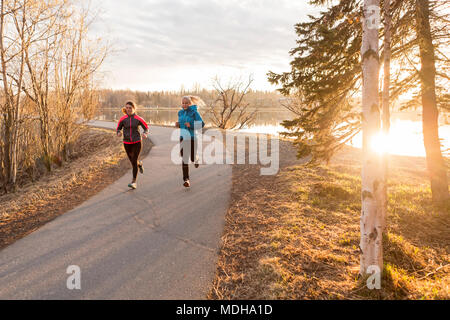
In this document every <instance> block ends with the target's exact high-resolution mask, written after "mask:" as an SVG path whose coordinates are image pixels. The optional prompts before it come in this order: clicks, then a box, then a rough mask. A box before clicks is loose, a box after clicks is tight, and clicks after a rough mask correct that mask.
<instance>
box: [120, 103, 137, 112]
mask: <svg viewBox="0 0 450 320" xmlns="http://www.w3.org/2000/svg"><path fill="white" fill-rule="evenodd" d="M125 105H126V106H131V107H132V108H133V109H134V111H135V112H136V104H135V103H134V102H133V101H127V103H125ZM122 112H123V114H127V110H126V109H125V107H123V108H122Z"/></svg>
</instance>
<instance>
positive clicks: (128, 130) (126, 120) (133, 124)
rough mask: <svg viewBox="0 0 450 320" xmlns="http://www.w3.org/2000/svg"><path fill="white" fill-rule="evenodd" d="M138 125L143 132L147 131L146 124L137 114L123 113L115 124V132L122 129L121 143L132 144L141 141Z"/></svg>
mask: <svg viewBox="0 0 450 320" xmlns="http://www.w3.org/2000/svg"><path fill="white" fill-rule="evenodd" d="M139 126H141V127H142V128H143V129H144V133H148V125H147V123H146V122H145V121H144V119H142V118H141V117H139V116H138V115H137V114H133V115H132V116H129V115H124V116H123V117H122V118H121V119H120V120H119V123H118V124H117V132H120V131H121V130H122V129H123V143H125V144H134V143H138V142H140V141H141V133H140V132H139Z"/></svg>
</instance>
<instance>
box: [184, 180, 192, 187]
mask: <svg viewBox="0 0 450 320" xmlns="http://www.w3.org/2000/svg"><path fill="white" fill-rule="evenodd" d="M183 186H185V187H186V188H189V187H190V186H191V183H190V182H189V180H186V181H185V182H184V184H183Z"/></svg>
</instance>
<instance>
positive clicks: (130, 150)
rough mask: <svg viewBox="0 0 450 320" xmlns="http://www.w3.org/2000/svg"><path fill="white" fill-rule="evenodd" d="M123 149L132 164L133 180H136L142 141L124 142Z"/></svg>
mask: <svg viewBox="0 0 450 320" xmlns="http://www.w3.org/2000/svg"><path fill="white" fill-rule="evenodd" d="M123 146H124V147H125V151H126V152H127V156H128V159H130V162H131V165H132V166H133V181H134V182H136V179H137V173H138V158H139V154H140V153H141V148H142V143H141V142H138V143H133V144H126V143H124V144H123Z"/></svg>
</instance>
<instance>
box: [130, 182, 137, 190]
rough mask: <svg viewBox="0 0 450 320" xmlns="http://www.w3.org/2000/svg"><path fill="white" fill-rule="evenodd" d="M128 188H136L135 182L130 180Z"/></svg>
mask: <svg viewBox="0 0 450 320" xmlns="http://www.w3.org/2000/svg"><path fill="white" fill-rule="evenodd" d="M128 188H131V189H136V188H137V184H136V182H132V183H130V184H129V185H128Z"/></svg>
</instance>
